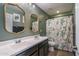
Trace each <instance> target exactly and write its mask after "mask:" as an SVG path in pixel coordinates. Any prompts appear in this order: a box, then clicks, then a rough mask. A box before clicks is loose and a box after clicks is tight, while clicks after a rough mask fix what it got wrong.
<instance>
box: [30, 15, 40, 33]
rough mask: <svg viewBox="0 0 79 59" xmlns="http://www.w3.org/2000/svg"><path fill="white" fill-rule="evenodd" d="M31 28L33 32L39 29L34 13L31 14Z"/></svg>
mask: <svg viewBox="0 0 79 59" xmlns="http://www.w3.org/2000/svg"><path fill="white" fill-rule="evenodd" d="M31 30H32V31H33V32H38V31H39V21H38V17H37V15H35V14H31Z"/></svg>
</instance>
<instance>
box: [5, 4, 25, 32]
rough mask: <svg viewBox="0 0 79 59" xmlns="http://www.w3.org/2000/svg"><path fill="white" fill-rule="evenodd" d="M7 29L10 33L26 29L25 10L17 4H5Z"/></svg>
mask: <svg viewBox="0 0 79 59" xmlns="http://www.w3.org/2000/svg"><path fill="white" fill-rule="evenodd" d="M4 15H5V29H6V30H7V31H8V32H10V33H18V32H21V31H23V30H24V20H25V12H24V10H23V9H22V8H21V7H19V6H18V5H16V4H10V3H6V4H4Z"/></svg>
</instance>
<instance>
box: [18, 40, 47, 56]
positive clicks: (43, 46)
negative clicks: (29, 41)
mask: <svg viewBox="0 0 79 59" xmlns="http://www.w3.org/2000/svg"><path fill="white" fill-rule="evenodd" d="M46 55H48V39H46V40H44V41H43V42H41V43H38V44H36V45H34V46H32V47H30V48H29V49H26V50H25V51H23V52H21V53H19V54H17V56H46Z"/></svg>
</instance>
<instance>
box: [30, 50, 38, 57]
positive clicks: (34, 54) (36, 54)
mask: <svg viewBox="0 0 79 59" xmlns="http://www.w3.org/2000/svg"><path fill="white" fill-rule="evenodd" d="M30 56H38V51H36V52H34V53H33V54H32V55H30Z"/></svg>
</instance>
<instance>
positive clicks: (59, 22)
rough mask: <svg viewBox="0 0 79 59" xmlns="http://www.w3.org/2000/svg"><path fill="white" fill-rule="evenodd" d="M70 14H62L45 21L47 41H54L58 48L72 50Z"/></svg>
mask: <svg viewBox="0 0 79 59" xmlns="http://www.w3.org/2000/svg"><path fill="white" fill-rule="evenodd" d="M72 27H73V24H72V16H63V17H57V18H53V19H48V20H47V21H46V34H47V36H48V38H49V41H52V42H55V43H56V46H57V48H58V49H61V50H66V51H72V46H73V28H72Z"/></svg>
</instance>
